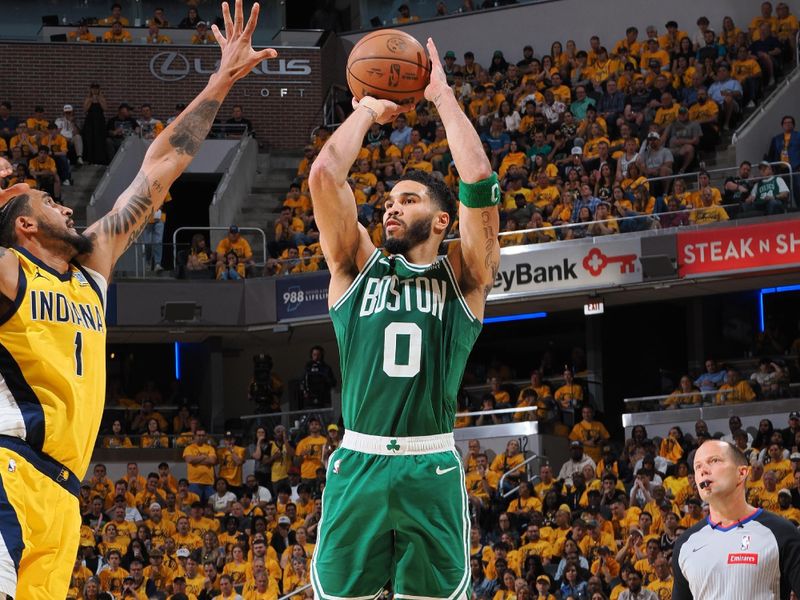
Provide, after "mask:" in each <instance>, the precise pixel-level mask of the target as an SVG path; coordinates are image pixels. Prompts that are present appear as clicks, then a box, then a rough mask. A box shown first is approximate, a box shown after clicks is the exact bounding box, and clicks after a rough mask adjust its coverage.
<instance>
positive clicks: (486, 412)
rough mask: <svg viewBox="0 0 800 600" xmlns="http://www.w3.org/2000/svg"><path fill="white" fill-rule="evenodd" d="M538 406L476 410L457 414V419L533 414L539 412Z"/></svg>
mask: <svg viewBox="0 0 800 600" xmlns="http://www.w3.org/2000/svg"><path fill="white" fill-rule="evenodd" d="M538 409H539V407H538V406H520V407H519V408H495V409H492V410H476V411H472V412H459V413H456V416H457V417H476V416H482V415H505V414H508V413H518V412H533V411H534V410H538Z"/></svg>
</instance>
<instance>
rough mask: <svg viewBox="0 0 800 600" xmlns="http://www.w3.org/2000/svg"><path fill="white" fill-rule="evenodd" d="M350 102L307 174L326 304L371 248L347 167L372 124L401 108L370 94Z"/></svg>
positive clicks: (341, 290) (387, 119) (386, 120)
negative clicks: (325, 271)
mask: <svg viewBox="0 0 800 600" xmlns="http://www.w3.org/2000/svg"><path fill="white" fill-rule="evenodd" d="M353 106H354V108H355V110H354V111H353V114H351V115H350V116H349V117H348V118H347V120H346V121H345V122H344V123H342V124H341V125H340V126H339V128H338V129H337V130H336V131H335V132H334V134H333V135H332V136H331V137H330V139H329V140H328V141H327V142H326V143H325V145H324V146H323V147H322V150H321V151H320V153H319V156H318V157H317V158H316V160H315V161H314V163H313V165H312V166H311V172H310V173H309V176H308V185H309V188H310V190H311V202H312V203H313V205H314V220H315V221H316V224H317V228H318V229H319V242H320V245H321V246H322V253H323V254H324V255H325V262H327V263H328V268H329V269H330V271H331V285H330V291H329V293H328V305H329V306H333V305H334V304H336V302H337V301H338V300H339V298H340V297H341V296H342V295H343V294H344V293H345V292H346V291H347V288H348V287H349V286H350V284H351V283H352V281H353V279H354V278H355V276H356V275H357V274H358V271H359V270H360V269H361V267H363V266H364V263H365V262H366V261H367V259H368V258H369V256H370V254H372V252H374V250H375V246H374V245H373V243H372V241H371V240H370V237H369V234H368V233H367V230H366V229H364V227H363V226H362V225H361V224H359V222H358V213H357V210H356V200H355V197H354V196H353V191H352V190H351V189H350V186H349V185H348V183H347V175H348V173H349V172H350V167H351V166H352V165H353V163H354V162H355V160H356V157H357V156H358V152H359V150H361V143H362V141H363V139H364V136H365V135H366V133H367V130H368V129H369V128H370V126H371V125H372V124H373V123H375V122H378V123H381V124H385V123H389V122H390V121H391V120H392V119H394V117H396V116H397V115H398V114H400V112H402V111H403V110H404V109H402V108H399V107H398V106H397V105H396V104H395V103H393V102H389V101H388V100H377V99H375V98H371V97H365V98H362V99H361V102H359V103H355V102H354V103H353Z"/></svg>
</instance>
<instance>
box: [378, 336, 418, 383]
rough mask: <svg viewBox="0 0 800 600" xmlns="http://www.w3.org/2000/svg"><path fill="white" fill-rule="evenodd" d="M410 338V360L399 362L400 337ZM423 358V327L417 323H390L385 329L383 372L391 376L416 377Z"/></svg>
mask: <svg viewBox="0 0 800 600" xmlns="http://www.w3.org/2000/svg"><path fill="white" fill-rule="evenodd" d="M401 336H403V337H407V338H408V361H407V362H406V363H405V364H398V363H397V343H398V340H397V338H398V337H401ZM421 359H422V329H420V328H419V325H417V324H416V323H390V324H389V325H387V326H386V329H385V330H384V331H383V372H384V373H386V374H387V375H388V376H389V377H414V375H416V374H417V373H419V369H420V362H421Z"/></svg>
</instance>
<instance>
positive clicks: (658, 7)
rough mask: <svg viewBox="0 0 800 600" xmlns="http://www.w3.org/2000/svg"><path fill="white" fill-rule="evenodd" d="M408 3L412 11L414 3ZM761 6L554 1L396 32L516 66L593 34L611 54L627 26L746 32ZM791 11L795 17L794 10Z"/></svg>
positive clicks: (750, 0)
mask: <svg viewBox="0 0 800 600" xmlns="http://www.w3.org/2000/svg"><path fill="white" fill-rule="evenodd" d="M409 4H410V6H411V7H412V11H413V6H414V4H412V3H409ZM793 4H796V3H793ZM759 5H760V3H759V2H757V1H756V0H715V1H714V2H703V3H698V2H697V1H692V0H672V1H671V2H660V1H656V0H638V1H637V0H602V1H601V2H592V1H589V0H558V1H554V2H543V3H540V4H523V5H519V6H513V7H509V8H504V9H495V10H491V11H479V12H476V13H470V14H466V15H458V16H454V17H448V18H440V19H433V20H430V21H426V22H422V23H416V24H412V25H406V26H403V27H400V28H399V29H402V30H403V31H406V32H407V33H409V34H411V35H413V36H414V37H415V38H417V39H418V40H420V41H423V42H424V41H425V40H426V39H427V38H428V37H429V36H430V37H433V39H434V41H435V42H436V45H437V47H438V48H439V51H440V54H444V52H445V51H447V50H453V51H454V52H455V53H456V56H458V57H459V59H460V58H461V57H462V56H463V55H464V52H466V51H467V50H472V51H473V52H474V53H475V60H476V61H478V62H479V63H481V64H483V65H484V66H488V64H489V62H490V59H491V56H492V53H493V52H494V51H495V50H502V51H503V53H504V54H505V57H506V59H507V60H512V59H513V60H514V61H517V60H519V59H520V58H521V57H522V47H523V46H525V45H526V44H530V45H531V46H533V50H534V53H535V55H536V56H541V55H542V54H547V53H549V52H550V44H551V43H552V42H553V41H555V40H560V41H561V43H562V44H564V43H565V42H566V41H567V40H568V39H574V40H575V41H576V43H577V45H578V48H579V49H587V48H588V47H589V38H590V37H591V36H593V35H598V36H600V42H601V43H602V44H603V45H605V46H607V47H608V48H609V50H610V49H611V47H612V46H613V45H614V44H615V43H616V42H617V40H619V39H622V38H623V37H624V36H625V29H626V27H628V26H630V25H634V26H636V27H638V28H639V38H640V39H643V38H644V35H645V28H646V27H647V26H648V25H651V24H652V25H655V26H656V27H658V31H659V33H664V31H666V29H665V27H664V24H665V23H666V22H667V21H669V20H675V21H677V22H678V25H679V26H680V29H681V30H682V31H686V32H687V33H689V35H690V36H691V35H692V34H693V33H694V31H695V30H696V29H697V26H696V25H695V22H696V21H697V19H698V17H700V16H702V15H705V16H706V17H708V19H709V21H710V22H711V27H712V28H714V29H717V30H718V29H720V28H721V26H722V18H723V17H724V16H726V15H728V16H730V17H732V18H733V20H734V22H735V23H736V24H737V26H739V27H740V28H744V27H746V26H747V24H748V23H749V22H750V20H751V19H752V17H754V16H756V15H758V14H759ZM792 8H793V10H794V12H795V13H796V12H797V8H798V7H797V6H792ZM365 33H366V32H360V33H354V34H350V35H344V36H342V39H344V40H347V41H349V42H352V43H355V42H356V41H358V40H359V39H361V37H363V35H364V34H365Z"/></svg>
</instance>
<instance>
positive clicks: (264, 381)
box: [250, 354, 275, 405]
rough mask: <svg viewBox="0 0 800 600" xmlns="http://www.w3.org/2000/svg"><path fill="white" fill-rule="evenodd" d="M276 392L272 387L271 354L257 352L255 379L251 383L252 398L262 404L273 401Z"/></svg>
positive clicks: (254, 365)
mask: <svg viewBox="0 0 800 600" xmlns="http://www.w3.org/2000/svg"><path fill="white" fill-rule="evenodd" d="M274 398H275V393H274V391H273V389H272V357H271V356H270V355H269V354H256V355H255V356H254V357H253V381H252V383H251V384H250V400H252V401H253V402H255V403H256V404H260V405H270V404H272V403H273V400H274Z"/></svg>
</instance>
